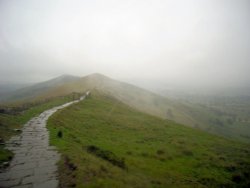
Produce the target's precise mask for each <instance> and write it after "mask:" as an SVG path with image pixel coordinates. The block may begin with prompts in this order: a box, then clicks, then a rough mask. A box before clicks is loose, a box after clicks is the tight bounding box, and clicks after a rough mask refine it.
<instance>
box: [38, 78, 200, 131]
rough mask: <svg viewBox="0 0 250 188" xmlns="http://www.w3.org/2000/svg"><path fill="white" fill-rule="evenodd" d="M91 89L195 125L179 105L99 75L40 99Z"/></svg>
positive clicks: (82, 79) (152, 112) (148, 110)
mask: <svg viewBox="0 0 250 188" xmlns="http://www.w3.org/2000/svg"><path fill="white" fill-rule="evenodd" d="M93 89H97V90H99V91H102V92H104V93H106V94H110V95H112V96H114V97H115V98H117V99H119V100H120V101H122V102H124V103H125V104H128V105H129V106H132V107H134V108H136V109H138V110H140V111H143V112H147V113H149V114H152V115H156V116H158V117H162V118H164V119H171V120H174V121H177V122H179V123H183V124H185V125H189V126H194V125H195V124H197V121H196V120H195V119H193V118H192V116H190V115H189V114H188V113H187V112H186V111H184V110H183V109H185V108H183V106H182V104H181V103H178V102H177V101H173V100H169V99H167V98H165V97H162V96H159V95H157V94H154V93H152V92H150V91H147V90H145V89H142V88H139V87H136V86H133V85H131V84H127V83H124V82H120V81H117V80H113V79H111V78H108V77H106V76H104V75H101V74H92V75H89V76H86V77H83V78H81V79H79V80H76V81H75V82H72V83H68V84H64V85H62V86H60V87H57V88H55V89H52V90H50V91H48V92H47V93H46V94H44V95H43V96H41V97H42V98H44V97H52V96H58V95H66V94H69V93H71V92H84V91H86V90H93Z"/></svg>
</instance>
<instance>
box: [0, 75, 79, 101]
mask: <svg viewBox="0 0 250 188" xmlns="http://www.w3.org/2000/svg"><path fill="white" fill-rule="evenodd" d="M77 79H79V77H76V76H71V75H62V76H59V77H57V78H54V79H51V80H48V81H45V82H41V83H38V84H34V85H31V86H28V87H24V88H21V89H17V90H14V91H12V92H8V93H7V96H4V97H2V101H20V100H28V99H29V100H30V99H32V98H36V97H37V96H40V95H43V94H44V93H45V92H47V91H49V90H51V89H53V88H55V87H58V86H61V85H63V84H66V83H69V82H72V81H75V80H77Z"/></svg>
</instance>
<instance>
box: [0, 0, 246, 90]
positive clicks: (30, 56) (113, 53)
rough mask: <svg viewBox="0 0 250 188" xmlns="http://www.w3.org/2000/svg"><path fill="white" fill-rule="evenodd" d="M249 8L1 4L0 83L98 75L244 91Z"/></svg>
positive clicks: (235, 4)
mask: <svg viewBox="0 0 250 188" xmlns="http://www.w3.org/2000/svg"><path fill="white" fill-rule="evenodd" d="M249 10H250V3H249V1H248V0H240V1H234V0H221V1H217V0H205V1H196V0H167V1H165V0H164V1H163V0H139V1H132V0H128V1H113V0H107V1H99V0H97V1H80V0H73V1H66V0H55V1H48V0H45V1H39V2H37V1H29V0H24V1H18V0H13V1H4V0H3V1H1V2H0V28H1V29H0V67H1V69H0V83H11V82H12V83H17V82H18V83H37V82H41V81H44V80H48V79H52V78H54V77H57V76H58V75H62V74H64V73H67V74H71V75H78V76H83V75H88V74H91V73H94V72H100V73H103V74H105V75H108V76H110V77H112V78H115V79H118V80H122V81H126V82H129V83H133V84H136V85H140V86H143V87H146V88H152V87H158V88H160V89H162V90H163V89H169V88H173V89H175V90H176V88H177V89H179V88H181V89H182V90H184V88H185V91H186V90H187V92H189V91H192V92H193V91H197V92H201V93H202V92H203V93H204V92H212V93H213V91H214V90H215V93H218V92H217V90H220V89H221V88H222V89H224V88H225V89H227V88H232V89H231V90H233V91H238V90H239V88H240V89H244V88H246V87H248V85H249V83H250V74H249V70H250V64H249V60H250V53H249V49H250V45H249V44H250V35H249V28H250V24H249V23H250V11H249ZM225 91H226V90H225ZM235 93H237V92H235Z"/></svg>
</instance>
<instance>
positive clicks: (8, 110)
mask: <svg viewBox="0 0 250 188" xmlns="http://www.w3.org/2000/svg"><path fill="white" fill-rule="evenodd" d="M79 96H81V94H78V93H73V94H70V95H67V96H63V97H54V98H51V99H46V100H39V101H32V102H29V103H27V102H26V103H16V104H11V105H10V104H9V105H7V106H6V105H4V106H3V105H2V106H1V107H0V109H1V112H0V138H1V139H2V140H3V141H7V140H8V139H10V137H11V136H13V135H15V134H18V132H16V131H14V129H21V128H22V126H23V125H24V124H25V123H26V122H27V121H29V120H30V119H31V118H32V117H35V116H37V115H39V114H40V113H42V112H43V111H45V110H48V109H50V108H52V107H55V106H59V105H61V104H64V103H66V102H69V101H72V100H73V99H75V98H78V97H79ZM11 157H12V153H11V152H10V151H8V150H5V149H4V145H0V164H1V163H2V162H4V161H8V160H9V159H10V158H11Z"/></svg>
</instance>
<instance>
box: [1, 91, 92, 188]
mask: <svg viewBox="0 0 250 188" xmlns="http://www.w3.org/2000/svg"><path fill="white" fill-rule="evenodd" d="M88 93H89V92H87V93H86V95H88ZM84 98H85V96H83V97H81V98H80V100H75V101H72V102H69V103H66V104H64V105H61V106H58V107H54V108H52V109H50V110H47V111H45V112H43V113H41V114H40V115H39V116H38V117H34V118H32V119H31V120H30V121H29V122H28V123H26V124H25V125H24V127H23V129H22V133H21V134H20V135H18V136H14V137H12V138H11V139H10V140H9V141H8V142H7V143H6V147H7V149H9V150H11V151H12V152H13V153H14V158H13V159H12V161H11V162H10V166H9V167H8V168H7V169H6V170H5V171H4V172H2V173H0V187H1V188H2V187H4V188H5V187H6V188H9V187H13V188H14V187H19V188H30V187H35V188H40V187H41V188H56V187H58V184H59V182H58V178H57V177H58V175H57V165H56V163H57V162H58V160H59V159H60V155H59V153H58V152H57V151H56V148H55V147H53V146H49V133H48V130H47V128H46V122H47V120H48V118H49V117H50V116H51V115H52V114H53V113H55V112H56V111H57V110H59V109H62V108H65V107H67V106H69V105H71V104H73V103H77V102H79V101H81V100H83V99H84Z"/></svg>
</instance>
